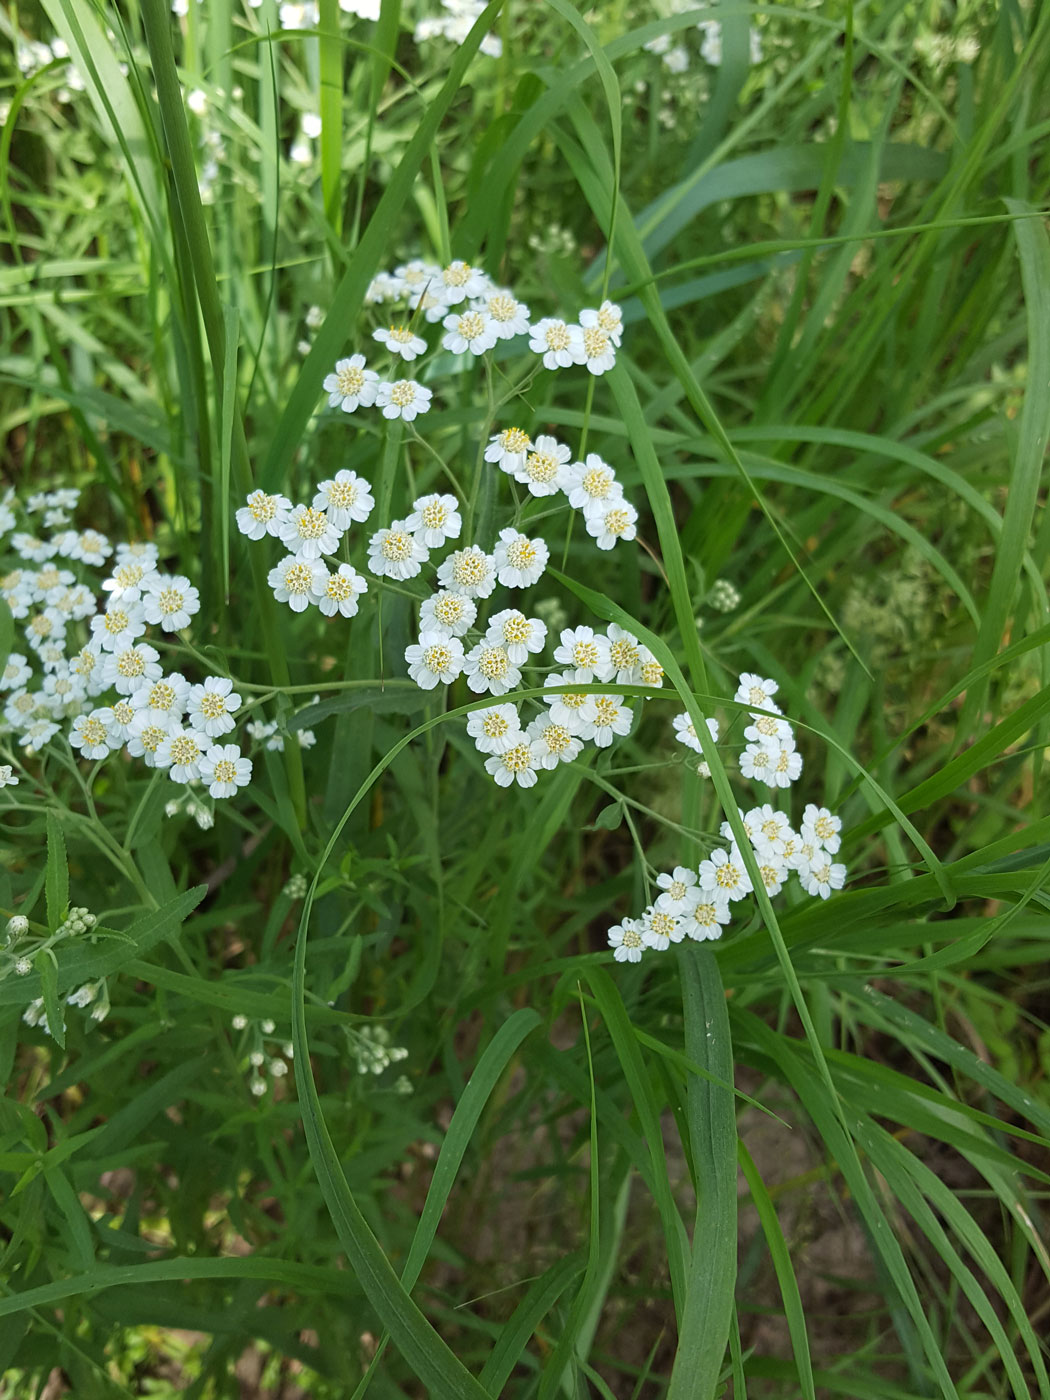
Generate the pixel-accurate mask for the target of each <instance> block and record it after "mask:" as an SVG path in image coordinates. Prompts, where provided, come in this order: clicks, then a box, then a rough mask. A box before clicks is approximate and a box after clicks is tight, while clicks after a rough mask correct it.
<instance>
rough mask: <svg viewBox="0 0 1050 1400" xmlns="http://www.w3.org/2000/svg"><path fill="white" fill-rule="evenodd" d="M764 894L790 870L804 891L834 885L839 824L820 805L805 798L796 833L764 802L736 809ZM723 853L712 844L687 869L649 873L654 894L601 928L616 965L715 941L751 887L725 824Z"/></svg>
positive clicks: (817, 892) (841, 879)
mask: <svg viewBox="0 0 1050 1400" xmlns="http://www.w3.org/2000/svg"><path fill="white" fill-rule="evenodd" d="M740 820H741V821H742V823H743V825H744V830H745V831H746V833H747V837H748V841H749V842H750V844H751V849H752V851H753V852H754V856H755V861H756V863H757V865H758V870H759V874H760V876H761V877H762V884H763V885H764V887H765V890H766V893H767V894H768V895H769V896H770V897H772V896H773V895H776V894H779V893H780V891H781V890H782V889H783V887H784V884H785V883H786V881H787V880H788V878H789V876H790V875H791V874H792V873H794V874H795V875H796V876H797V878H798V882H799V884H800V885H801V886H802V888H803V889H804V890H805V891H806V893H807V894H810V895H814V896H817V897H819V898H821V899H827V898H828V896H829V895H830V894H831V892H832V890H839V889H841V888H842V886H843V884H844V883H845V879H846V867H845V866H844V865H841V864H839V863H837V862H836V861H834V860H833V856H834V855H835V853H836V852H837V851H838V849H839V845H840V843H841V837H840V835H839V833H840V831H841V829H842V822H841V821H840V819H839V818H838V817H836V816H834V815H833V814H832V813H831V812H830V811H829V810H828V809H827V808H826V807H816V806H814V805H813V804H812V803H810V804H809V805H808V806H807V807H806V809H805V811H804V812H803V814H802V824H801V827H800V828H799V830H798V831H795V830H794V828H793V827H792V826H791V823H790V820H789V819H788V817H787V815H786V813H784V812H778V811H776V810H775V809H774V808H773V807H771V806H770V805H769V804H768V803H766V804H765V805H764V806H762V807H753V808H751V810H750V811H747V812H745V811H741V812H740ZM721 835H722V837H723V838H724V839H725V840H726V841H727V842H729V848H728V850H727V849H725V848H723V847H717V848H716V849H715V850H713V851H712V852H711V855H710V857H709V858H708V859H707V860H702V861H701V862H700V864H699V865H698V866H697V867H696V868H695V869H693V868H691V867H688V866H681V865H680V866H676V867H675V869H674V870H673V871H671V872H670V873H665V874H662V875H659V876H658V877H657V881H656V883H657V885H658V886H659V889H660V893H659V894H658V895H657V897H656V899H655V900H654V902H653V903H652V904H650V905H649V907H648V908H647V909H645V910H644V911H643V912H642V914H641V916H640V917H639V918H634V919H623V920H622V921H621V922H620V923H618V924H614V925H613V926H612V927H611V928H610V929H609V934H608V938H609V947H610V948H612V949H613V957H614V958H615V959H616V961H617V962H639V961H640V960H641V957H642V954H643V952H645V951H646V950H647V949H652V950H654V951H655V952H663V951H664V950H666V949H667V948H669V947H670V946H671V944H672V943H681V942H682V941H683V940H684V939H687V938H690V939H694V940H695V941H697V942H703V941H705V940H708V939H715V938H720V937H721V936H722V930H723V929H724V928H725V927H726V926H727V925H728V923H729V922H730V919H731V918H732V914H733V908H734V906H735V905H737V904H738V902H739V901H740V900H742V899H744V898H745V897H746V896H747V895H749V894H751V893H752V892H753V889H754V887H753V885H752V883H751V877H750V876H749V875H748V873H747V867H746V866H745V864H744V858H743V856H742V855H741V853H740V848H739V846H737V844H736V841H735V839H734V837H733V832H732V828H731V827H730V825H729V823H728V822H723V823H722V827H721Z"/></svg>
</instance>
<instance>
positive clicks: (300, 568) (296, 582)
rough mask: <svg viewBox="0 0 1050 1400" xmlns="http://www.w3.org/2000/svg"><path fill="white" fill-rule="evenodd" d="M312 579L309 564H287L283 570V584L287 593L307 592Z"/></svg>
mask: <svg viewBox="0 0 1050 1400" xmlns="http://www.w3.org/2000/svg"><path fill="white" fill-rule="evenodd" d="M313 580H314V575H313V570H312V569H311V568H310V566H309V564H289V565H288V567H287V569H285V571H284V586H285V589H286V591H287V592H289V593H295V594H303V593H309V592H310V585H311V584H312V583H313Z"/></svg>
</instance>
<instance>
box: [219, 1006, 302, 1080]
mask: <svg viewBox="0 0 1050 1400" xmlns="http://www.w3.org/2000/svg"><path fill="white" fill-rule="evenodd" d="M230 1026H231V1028H232V1029H233V1030H234V1031H235V1032H236V1033H237V1036H238V1040H237V1049H236V1053H237V1057H238V1064H239V1066H240V1068H241V1069H242V1070H243V1071H244V1072H245V1073H246V1074H247V1076H248V1088H249V1089H250V1091H251V1092H252V1094H253V1095H254V1096H255V1098H257V1099H261V1098H262V1097H263V1095H264V1094H265V1093H266V1091H267V1089H268V1088H269V1087H270V1083H271V1082H273V1083H276V1082H277V1081H278V1080H281V1079H284V1078H285V1076H286V1075H287V1074H288V1071H289V1069H290V1068H291V1065H292V1060H293V1058H294V1050H293V1047H292V1043H291V1041H287V1040H281V1038H280V1037H279V1036H277V1034H276V1031H277V1026H276V1023H275V1022H273V1021H269V1020H264V1021H250V1020H249V1019H248V1017H247V1016H241V1015H237V1016H233V1017H232V1018H231V1020H230ZM275 1041H277V1042H279V1044H280V1049H279V1050H276V1049H274V1048H273V1045H274V1042H275ZM267 1075H269V1076H270V1079H269V1080H267V1078H266V1076H267Z"/></svg>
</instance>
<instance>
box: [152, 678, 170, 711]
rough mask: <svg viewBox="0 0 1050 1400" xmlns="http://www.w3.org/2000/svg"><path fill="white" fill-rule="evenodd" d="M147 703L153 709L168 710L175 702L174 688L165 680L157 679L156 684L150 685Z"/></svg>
mask: <svg viewBox="0 0 1050 1400" xmlns="http://www.w3.org/2000/svg"><path fill="white" fill-rule="evenodd" d="M149 703H150V708H151V709H153V710H170V709H171V707H172V705H174V703H175V691H174V689H173V688H172V687H171V686H170V685H168V683H167V681H157V683H156V685H153V686H151V687H150V692H149Z"/></svg>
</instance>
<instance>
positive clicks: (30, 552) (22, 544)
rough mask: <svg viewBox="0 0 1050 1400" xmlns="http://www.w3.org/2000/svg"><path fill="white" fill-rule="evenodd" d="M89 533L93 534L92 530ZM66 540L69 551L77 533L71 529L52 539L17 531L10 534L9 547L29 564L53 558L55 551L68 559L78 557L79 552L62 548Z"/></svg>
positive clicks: (99, 561)
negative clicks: (40, 538) (17, 532)
mask: <svg viewBox="0 0 1050 1400" xmlns="http://www.w3.org/2000/svg"><path fill="white" fill-rule="evenodd" d="M91 533H92V534H93V533H94V531H92V532H91ZM99 538H100V539H101V538H102V536H101V535H100V536H99ZM66 540H68V542H69V551H72V550H74V549H76V548H77V535H76V532H75V531H73V530H70V531H68V532H67V534H66V535H59V536H58V537H57V538H56V539H53V540H38V539H37V537H36V536H35V535H27V534H25V533H19V534H17V535H12V536H11V547H12V549H14V550H15V552H16V553H17V554H18V556H19V557H20V558H21V559H24V560H25V561H26V562H27V563H29V564H43V563H45V562H46V561H47V560H48V559H51V558H53V557H54V555H55V554H56V553H58V554H62V553H65V554H66V557H67V558H69V559H79V558H80V555H79V554H73V553H72V552H69V551H64V550H63V549H62V542H63V541H66ZM84 562H85V563H93V562H95V561H94V560H90V559H88V560H85V561H84ZM97 562H98V563H100V564H101V563H102V562H103V561H102V560H101V559H99V560H98V561H97Z"/></svg>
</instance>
